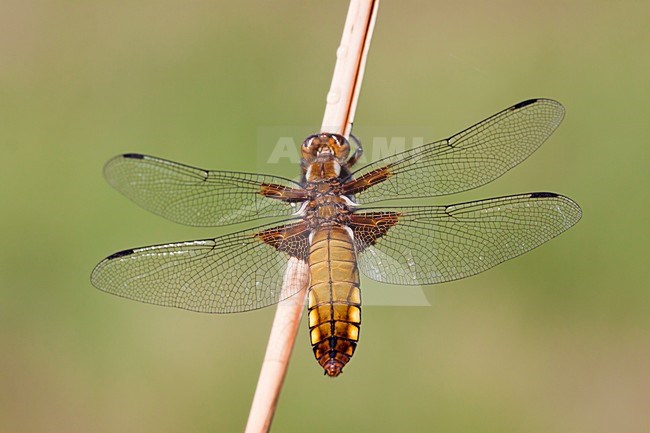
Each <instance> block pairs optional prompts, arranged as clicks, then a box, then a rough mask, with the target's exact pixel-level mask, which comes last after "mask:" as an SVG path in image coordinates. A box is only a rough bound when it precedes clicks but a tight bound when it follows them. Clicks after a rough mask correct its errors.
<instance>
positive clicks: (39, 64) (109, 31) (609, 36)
mask: <svg viewBox="0 0 650 433" xmlns="http://www.w3.org/2000/svg"><path fill="white" fill-rule="evenodd" d="M346 11H347V2H316V1H312V2H299V1H274V2H265V1H254V2H246V3H236V2H230V1H180V0H162V1H161V0H159V1H124V2H109V1H92V2H90V1H88V2H66V1H18V0H4V1H2V2H1V3H0V119H1V122H2V127H1V128H0V146H1V150H2V156H3V159H2V169H1V170H0V191H1V197H2V213H1V214H0V218H1V222H2V224H1V226H0V227H1V230H2V248H0V431H1V432H66V433H72V432H181V431H185V432H215V431H218V432H231V431H241V430H242V429H243V427H244V425H245V421H246V417H247V414H248V409H249V404H250V401H251V398H252V395H253V392H254V388H255V384H256V381H257V375H258V370H259V367H260V364H261V361H262V358H263V355H264V350H265V345H266V339H267V337H268V332H269V330H270V325H271V322H272V319H273V314H274V309H273V308H269V309H266V310H260V311H256V312H251V313H244V314H239V315H232V316H212V315H202V314H198V313H190V312H185V311H181V310H175V309H169V308H162V307H156V306H151V305H145V304H139V303H136V302H132V301H128V300H124V299H120V298H117V297H113V296H109V295H106V294H104V293H101V292H99V291H97V290H95V289H94V288H93V287H92V286H91V285H90V283H89V274H90V271H91V269H92V268H93V266H94V265H95V264H96V262H98V261H99V260H100V259H102V258H103V257H105V256H107V255H108V254H110V253H113V252H115V251H118V250H121V249H125V248H128V247H134V246H141V245H148V244H154V243H161V242H168V241H178V240H184V239H196V238H204V237H212V236H215V235H217V234H220V233H225V232H227V231H228V230H229V229H228V228H225V229H221V228H219V229H196V228H189V227H183V226H178V225H175V224H173V223H171V222H167V221H165V220H163V219H161V218H159V217H157V216H154V215H152V214H148V213H147V212H145V211H144V210H142V209H140V208H138V207H137V206H135V205H134V204H132V203H131V202H129V201H128V200H127V199H125V198H124V197H122V196H120V195H119V194H118V193H116V192H115V191H113V190H111V189H110V187H109V186H108V185H107V184H106V183H105V181H104V179H103V178H102V174H101V170H102V166H103V164H104V162H105V161H106V160H108V159H109V158H110V157H112V156H114V155H116V154H118V153H122V152H129V151H131V152H142V153H148V154H153V155H157V156H161V157H165V158H168V159H171V160H176V161H180V162H185V163H188V164H192V165H196V166H200V167H204V168H223V169H230V170H239V171H266V172H269V173H272V174H279V175H283V176H288V177H292V176H293V175H294V174H295V173H296V167H295V166H291V165H289V164H277V165H269V166H266V165H265V164H264V161H262V160H260V158H259V155H260V153H259V149H260V146H265V145H270V144H267V143H263V142H260V140H259V139H258V137H259V131H261V130H265V129H264V128H267V127H273V128H275V129H274V130H282V128H283V126H284V125H289V126H287V131H290V132H289V134H290V133H293V131H295V130H296V127H297V126H298V127H300V128H304V129H306V130H316V129H317V128H318V127H319V125H320V120H321V117H322V113H323V109H324V100H325V95H326V93H327V91H328V88H329V82H330V79H331V74H332V70H333V66H334V60H335V55H334V54H335V50H336V47H337V45H338V42H339V39H340V34H341V30H342V27H343V22H344V17H345V14H346ZM648 16H650V4H649V3H648V2H642V1H624V2H607V1H568V2H567V1H531V2H518V1H496V2H478V1H473V2H467V1H456V2H444V3H443V2H425V1H420V2H418V1H400V2H390V1H384V2H383V4H382V6H381V8H380V11H379V18H378V22H377V28H376V31H375V37H374V40H373V42H372V48H371V51H370V57H369V60H368V65H367V69H366V78H365V81H364V84H363V89H362V94H361V98H360V101H359V107H358V111H357V117H356V125H357V126H359V127H363V125H372V126H377V127H382V128H385V129H386V130H389V129H390V128H391V127H394V128H396V130H399V131H404V130H407V129H408V127H409V126H410V125H412V126H413V127H414V128H421V127H423V126H427V127H431V128H433V130H434V131H436V134H435V136H432V137H430V138H431V139H438V138H442V137H445V136H448V135H450V134H452V133H455V132H457V131H459V130H461V129H463V128H465V127H466V126H469V125H471V124H473V123H474V122H476V121H478V120H481V119H483V118H485V117H487V116H489V115H491V114H493V113H496V112H497V111H499V110H500V109H502V108H505V107H507V106H509V105H511V104H513V103H515V102H518V101H521V100H524V99H527V98H530V97H540V96H543V97H550V98H555V99H557V100H559V101H561V102H562V103H563V104H564V105H565V106H566V107H567V116H566V118H565V120H564V123H563V125H562V126H561V127H560V129H559V130H558V131H557V132H556V133H555V134H554V135H553V136H552V137H551V139H550V140H549V141H548V142H547V143H546V144H545V145H544V146H542V148H541V149H540V150H539V151H537V152H536V153H535V154H534V155H533V157H531V158H530V159H529V160H527V161H525V162H524V163H523V164H521V165H520V166H519V167H517V168H516V169H515V170H513V171H511V172H510V173H508V174H507V175H506V176H504V177H502V178H500V179H498V180H497V181H495V182H493V183H491V184H490V185H488V186H485V187H483V188H481V189H480V190H474V191H470V192H468V193H465V194H463V195H462V196H458V197H450V198H442V199H441V200H436V201H435V202H436V203H446V202H453V201H457V200H464V199H478V198H484V197H490V196H497V195H504V194H510V193H518V192H527V191H545V190H547V191H556V192H561V193H563V194H566V195H568V196H570V197H572V198H573V199H575V200H576V201H577V202H578V203H580V205H581V206H582V208H583V211H584V217H583V219H582V221H581V222H580V223H579V224H578V225H577V226H576V227H574V228H573V229H571V230H570V231H569V232H567V233H565V234H564V235H562V236H561V237H559V238H558V239H555V240H553V241H551V242H550V243H548V244H547V245H544V246H543V247H542V248H539V249H537V250H535V251H533V252H531V253H529V254H527V255H525V256H523V257H521V258H518V259H516V260H513V261H510V262H507V263H505V264H503V265H501V266H499V267H498V268H495V269H493V270H491V271H489V272H486V273H484V274H481V275H479V276H476V277H473V278H469V279H466V280H462V281H458V282H453V283H447V284H444V285H441V286H438V287H436V288H435V289H434V288H428V289H427V294H428V296H429V298H430V300H431V301H432V307H429V308H415V307H414V308H406V307H399V308H398V307H392V308H389V307H368V308H366V309H365V310H364V316H363V332H362V335H361V341H360V346H359V350H358V351H357V354H356V355H355V358H354V359H353V360H352V362H351V363H350V365H349V366H348V367H347V368H346V370H345V373H344V374H343V375H342V376H341V377H340V378H338V379H336V380H331V379H329V378H326V377H324V376H323V375H322V371H321V369H320V368H319V367H318V365H317V364H316V362H315V361H314V359H313V355H312V353H311V349H310V345H309V342H308V336H307V325H306V324H305V323H304V318H303V324H302V329H301V332H300V333H299V335H298V339H297V342H296V347H295V349H294V355H293V358H292V361H291V366H290V369H289V373H288V375H287V379H286V383H285V388H284V390H283V393H282V396H281V400H280V403H279V407H278V411H277V413H276V416H275V421H274V429H273V431H276V432H291V431H305V430H309V431H311V432H325V431H332V429H334V430H339V429H340V430H345V431H355V432H377V431H409V432H419V431H438V432H460V431H472V432H500V433H504V432H578V431H584V432H608V433H611V432H647V431H650V415H649V414H648V407H650V393H649V390H650V368H648V366H649V364H650V317H649V314H648V313H649V312H650V284H649V283H650V278H649V277H648V272H647V271H648V264H647V262H648V241H650V236H648V234H649V230H648V227H647V225H646V224H647V219H648V218H647V215H648V212H649V211H650V205H649V201H648V194H647V191H646V188H647V187H648V185H649V182H650V170H648V167H647V164H648V162H650V158H649V156H650V152H649V151H648V149H649V148H650V122H649V121H648V117H649V116H650V105H649V103H650V84H648V78H649V77H650V55H649V54H648V53H649V49H650V30H649V29H648V23H647V19H648ZM361 138H363V137H361ZM362 285H363V287H364V288H366V290H367V291H371V290H373V287H375V286H374V285H373V283H371V282H370V281H368V280H367V279H364V280H363V281H362ZM393 290H394V291H395V292H396V293H399V290H400V287H394V289H393Z"/></svg>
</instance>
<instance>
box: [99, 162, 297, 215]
mask: <svg viewBox="0 0 650 433" xmlns="http://www.w3.org/2000/svg"><path fill="white" fill-rule="evenodd" d="M104 176H105V177H106V179H107V180H108V182H109V183H110V184H111V186H113V187H114V188H115V189H117V190H118V191H120V192H121V193H122V194H124V195H125V196H127V197H128V198H129V199H131V200H132V201H134V202H135V203H136V204H138V205H140V206H142V207H143V208H145V209H147V210H148V211H151V212H153V213H155V214H158V215H161V216H163V217H165V218H167V219H169V220H171V221H174V222H177V223H181V224H187V225H191V226H202V227H209V226H220V225H227V224H233V223H239V222H244V221H250V220H252V219H257V218H264V217H278V216H288V215H290V214H291V213H293V212H295V211H296V209H297V208H296V204H295V203H287V202H285V201H282V200H277V199H273V198H269V197H267V196H265V195H263V194H262V191H263V189H264V187H265V186H268V185H272V186H274V187H275V188H274V189H275V191H284V192H291V191H299V190H300V189H301V187H300V186H299V185H298V184H297V183H295V182H292V181H290V180H288V179H283V178H281V177H276V176H264V175H257V174H253V173H237V172H228V171H208V170H202V169H200V168H194V167H190V166H187V165H183V164H178V163H176V162H171V161H167V160H164V159H159V158H155V157H152V156H147V155H140V154H125V155H120V156H117V157H115V158H113V159H111V160H110V161H108V163H107V164H106V166H105V167H104Z"/></svg>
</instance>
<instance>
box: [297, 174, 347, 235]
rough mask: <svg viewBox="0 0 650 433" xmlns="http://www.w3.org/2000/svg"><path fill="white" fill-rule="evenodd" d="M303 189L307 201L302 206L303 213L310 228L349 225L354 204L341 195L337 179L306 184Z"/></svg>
mask: <svg viewBox="0 0 650 433" xmlns="http://www.w3.org/2000/svg"><path fill="white" fill-rule="evenodd" d="M305 189H306V190H307V191H308V195H309V200H308V201H307V202H306V203H305V204H304V208H303V212H304V217H305V220H306V221H308V223H309V225H310V226H311V227H312V228H317V227H319V226H320V227H322V226H326V225H332V224H341V225H347V224H348V223H349V221H350V214H351V212H352V206H353V205H354V203H353V202H352V201H351V200H350V199H349V198H348V197H346V196H344V195H342V194H341V184H340V182H339V179H329V180H319V181H317V182H308V183H307V184H306V185H305Z"/></svg>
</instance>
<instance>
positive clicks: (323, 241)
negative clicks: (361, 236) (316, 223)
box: [308, 226, 361, 377]
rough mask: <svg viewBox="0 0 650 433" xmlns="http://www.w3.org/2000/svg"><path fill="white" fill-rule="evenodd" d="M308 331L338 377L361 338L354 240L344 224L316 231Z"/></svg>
mask: <svg viewBox="0 0 650 433" xmlns="http://www.w3.org/2000/svg"><path fill="white" fill-rule="evenodd" d="M309 273H310V278H311V280H310V287H309V305H308V307H309V333H310V338H311V344H312V347H313V350H314V355H315V356H316V360H317V361H318V363H319V364H320V365H321V366H322V367H323V369H324V370H325V373H326V374H327V375H328V376H332V377H335V376H338V375H339V374H341V371H342V369H343V367H344V366H345V364H347V363H348V361H349V360H350V358H351V357H352V355H353V354H354V350H355V348H356V347H357V341H358V340H359V326H360V325H361V292H360V290H359V270H358V269H357V261H356V254H355V249H354V242H353V239H352V237H351V235H350V233H349V231H348V230H347V229H346V228H344V227H341V226H328V227H324V228H321V229H319V230H317V231H315V232H314V236H313V238H312V241H311V245H310V251H309Z"/></svg>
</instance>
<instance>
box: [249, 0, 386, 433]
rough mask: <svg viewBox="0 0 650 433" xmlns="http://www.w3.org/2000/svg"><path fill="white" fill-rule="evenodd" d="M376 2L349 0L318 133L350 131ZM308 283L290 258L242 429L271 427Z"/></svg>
mask: <svg viewBox="0 0 650 433" xmlns="http://www.w3.org/2000/svg"><path fill="white" fill-rule="evenodd" d="M378 6H379V0H351V1H350V7H349V9H348V15H347V19H346V21H345V26H344V28H343V36H342V37H341V44H340V45H339V48H338V49H337V51H336V66H335V68H334V75H333V77H332V85H331V87H330V91H329V93H328V94H327V104H326V106H325V115H324V117H323V123H322V126H321V132H332V133H338V134H342V135H345V136H346V137H348V136H349V134H350V130H351V129H352V122H353V121H354V113H355V110H356V107H357V100H358V97H359V90H360V89H361V81H362V79H363V72H364V68H365V64H366V57H367V55H368V48H369V47H370V39H371V38H372V30H373V28H374V25H375V19H376V17H377V7H378ZM308 284H309V275H308V269H307V266H306V264H305V263H304V262H301V261H299V260H296V259H291V260H290V262H289V266H288V268H287V271H286V273H285V276H284V283H283V287H282V290H283V291H284V290H288V291H290V292H296V291H297V290H300V292H299V293H297V294H296V295H294V296H292V297H290V298H288V299H286V300H284V301H282V302H280V303H279V304H278V307H277V310H276V313H275V318H274V319H273V326H272V328H271V335H270V336H269V342H268V345H267V347H266V355H265V356H264V362H263V364H262V369H261V371H260V376H259V379H258V381H257V388H256V389H255V396H254V397H253V403H252V405H251V410H250V414H249V415H248V423H247V424H246V433H261V432H268V431H269V429H270V428H271V421H272V420H273V414H274V413H275V408H276V406H277V403H278V398H279V395H280V390H281V389H282V383H283V382H284V377H285V375H286V372H287V367H288V365H289V358H290V356H291V350H292V349H293V343H294V342H295V340H296V334H297V332H298V325H299V324H300V317H301V316H302V311H303V309H304V305H305V297H306V295H307V290H306V289H307V285H308Z"/></svg>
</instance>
